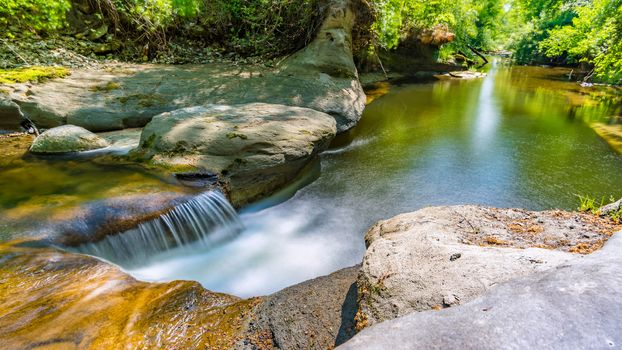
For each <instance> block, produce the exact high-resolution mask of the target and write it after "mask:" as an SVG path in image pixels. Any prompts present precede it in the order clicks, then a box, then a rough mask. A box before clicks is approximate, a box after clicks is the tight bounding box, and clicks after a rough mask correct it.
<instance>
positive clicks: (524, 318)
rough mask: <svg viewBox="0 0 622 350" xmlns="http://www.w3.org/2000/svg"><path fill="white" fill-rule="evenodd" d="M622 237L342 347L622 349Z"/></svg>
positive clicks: (381, 328) (383, 327)
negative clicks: (465, 300) (566, 260)
mask: <svg viewBox="0 0 622 350" xmlns="http://www.w3.org/2000/svg"><path fill="white" fill-rule="evenodd" d="M621 252H622V233H617V234H616V235H615V236H614V237H613V238H611V239H610V240H609V241H608V243H607V244H606V245H605V247H604V249H602V250H601V251H598V252H595V253H593V254H592V255H589V256H586V257H580V258H575V259H573V260H571V261H569V262H568V263H565V264H562V265H559V266H557V267H554V268H551V269H549V270H547V271H545V272H542V273H538V274H533V275H530V276H526V277H522V278H517V279H514V280H512V281H509V282H506V283H502V284H499V285H497V286H495V287H493V288H491V289H490V290H489V291H488V292H486V293H485V294H484V295H482V296H481V297H479V298H477V299H475V300H473V301H472V302H470V303H467V304H465V305H460V306H458V307H453V308H449V309H444V310H441V311H426V312H419V313H412V314H409V315H406V316H403V317H400V318H397V319H394V320H390V321H386V322H383V323H380V324H378V325H375V326H372V327H370V328H368V329H365V330H363V331H362V332H361V333H359V334H358V335H356V336H355V337H354V338H353V339H352V340H350V341H348V342H347V343H346V344H344V345H343V346H341V347H339V348H338V349H343V350H347V349H357V350H358V349H394V350H398V349H465V348H467V349H609V348H616V347H619V346H620V344H622V303H621V302H620V290H622V274H620V270H621V269H622V254H621Z"/></svg>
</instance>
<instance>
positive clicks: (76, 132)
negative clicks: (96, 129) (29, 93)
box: [30, 125, 109, 153]
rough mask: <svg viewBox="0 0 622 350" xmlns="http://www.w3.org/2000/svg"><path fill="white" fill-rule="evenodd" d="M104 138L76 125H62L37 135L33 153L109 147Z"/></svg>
mask: <svg viewBox="0 0 622 350" xmlns="http://www.w3.org/2000/svg"><path fill="white" fill-rule="evenodd" d="M108 146H109V144H108V142H107V141H106V140H104V139H103V138H101V137H99V136H97V135H95V134H94V133H92V132H90V131H88V130H86V129H84V128H81V127H79V126H75V125H62V126H58V127H55V128H52V129H49V130H46V131H45V132H43V133H42V134H41V135H39V136H37V138H36V139H35V141H34V142H33V143H32V146H31V147H30V152H33V153H68V152H81V151H90V150H94V149H99V148H104V147H108Z"/></svg>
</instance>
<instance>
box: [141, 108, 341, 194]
mask: <svg viewBox="0 0 622 350" xmlns="http://www.w3.org/2000/svg"><path fill="white" fill-rule="evenodd" d="M335 132H336V129H335V120H334V119H333V118H332V117H331V116H329V115H327V114H325V113H321V112H317V111H314V110H311V109H307V108H299V107H289V106H284V105H271V104H262V103H252V104H245V105H237V106H223V105H211V106H205V107H190V108H184V109H180V110H176V111H173V112H167V113H163V114H160V115H158V116H156V117H154V118H153V120H152V121H151V122H150V123H149V124H148V125H147V126H146V127H145V129H144V130H143V133H142V135H141V140H140V145H139V147H138V148H137V149H136V150H134V151H132V152H131V153H130V157H131V158H132V159H135V160H140V161H148V162H149V163H150V164H153V165H157V166H160V167H164V168H167V169H169V170H172V171H176V172H196V173H206V172H207V173H215V174H220V175H222V176H223V177H224V178H226V179H227V181H228V188H227V190H228V191H229V198H230V200H231V202H232V203H233V204H234V205H236V206H240V205H242V204H245V203H248V202H249V201H252V200H254V199H257V198H259V197H261V196H263V195H266V194H269V193H270V192H272V191H273V190H275V189H276V188H278V187H279V186H281V185H283V184H285V183H286V182H288V181H290V180H291V179H293V178H294V177H295V176H296V175H297V174H298V173H299V172H300V170H301V169H302V168H303V167H304V166H305V165H306V164H307V162H309V161H310V160H311V159H312V157H313V156H315V155H316V154H317V153H318V152H320V151H322V150H324V149H325V148H326V147H328V144H329V143H330V141H331V140H332V138H333V137H334V136H335Z"/></svg>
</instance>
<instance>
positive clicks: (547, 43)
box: [511, 0, 622, 84]
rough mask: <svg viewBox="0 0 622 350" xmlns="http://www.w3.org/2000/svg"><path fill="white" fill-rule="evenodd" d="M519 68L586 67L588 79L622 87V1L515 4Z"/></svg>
mask: <svg viewBox="0 0 622 350" xmlns="http://www.w3.org/2000/svg"><path fill="white" fill-rule="evenodd" d="M513 7H514V9H513V12H514V13H513V15H514V23H513V26H514V27H515V28H516V30H515V32H516V33H517V34H516V35H515V37H514V38H513V39H514V40H513V42H512V43H511V48H513V49H514V51H515V58H516V59H517V61H518V62H519V63H538V62H547V63H553V64H568V65H576V64H583V65H584V66H585V67H589V68H590V69H591V68H593V70H592V71H591V72H590V74H588V76H587V77H586V78H587V79H590V78H592V79H594V80H596V81H602V82H607V83H613V84H620V83H622V1H621V0H589V1H571V0H515V1H514V3H513Z"/></svg>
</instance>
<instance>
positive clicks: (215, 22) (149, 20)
mask: <svg viewBox="0 0 622 350" xmlns="http://www.w3.org/2000/svg"><path fill="white" fill-rule="evenodd" d="M328 3H329V0H292V1H285V0H231V1H230V0H0V33H3V34H0V36H2V35H3V36H4V37H5V39H3V40H6V39H9V40H10V39H12V38H13V37H15V35H18V34H23V33H34V34H37V35H53V34H55V33H65V34H72V35H74V36H76V37H87V38H90V39H91V40H96V41H98V40H99V41H106V42H109V41H110V40H111V38H114V39H115V40H117V43H119V44H118V45H116V46H115V45H109V46H102V49H101V50H102V51H107V52H109V51H110V50H113V51H114V50H118V49H121V44H120V43H121V42H123V43H124V47H123V48H122V49H124V50H128V49H131V50H133V51H132V52H133V53H132V55H133V57H137V58H142V59H145V60H146V59H150V58H152V57H154V56H157V55H158V54H160V53H161V52H163V51H166V50H167V49H168V47H169V44H170V43H171V41H173V40H175V39H176V38H186V39H192V40H195V41H198V42H200V43H202V44H204V46H205V47H210V48H216V49H218V50H220V51H225V52H233V53H236V54H239V55H242V56H264V57H265V56H267V57H276V56H282V55H285V54H288V53H291V52H293V51H295V50H297V49H299V48H301V47H303V46H304V45H305V44H306V43H308V42H309V41H310V40H311V38H312V37H313V35H314V34H315V32H316V31H317V28H318V26H319V24H320V23H321V20H322V19H323V17H324V14H325V9H326V7H327V4H328ZM366 6H369V7H370V8H371V13H372V15H373V18H372V19H371V20H370V21H367V20H366V21H363V23H359V24H358V26H359V28H355V32H356V33H359V32H362V33H365V36H369V35H368V34H369V33H371V40H363V44H364V45H365V46H366V45H367V43H368V42H371V47H370V52H373V51H374V50H375V49H378V48H382V49H385V50H390V49H393V48H396V47H397V46H398V45H399V44H400V43H401V42H404V40H407V39H409V38H419V39H421V37H422V35H425V34H426V32H434V33H437V32H440V33H446V34H447V35H446V36H447V37H446V38H445V39H444V40H441V41H440V42H436V43H434V44H435V45H437V46H439V47H440V51H439V53H440V54H439V57H440V58H441V59H442V60H443V59H449V58H452V57H454V55H456V54H459V55H460V56H467V57H466V59H467V61H468V60H469V59H473V58H475V57H474V54H473V51H472V49H473V48H475V49H477V50H480V51H482V50H484V51H486V50H500V49H511V50H512V51H513V52H514V58H515V59H516V61H517V62H518V63H527V64H534V63H548V64H564V65H580V66H581V67H582V68H584V70H586V71H587V72H589V74H588V76H587V79H590V78H591V79H593V80H595V81H602V82H608V83H614V84H619V83H622V0H581V1H577V0H505V1H498V0H459V1H455V0H430V1H423V0H371V1H369V2H360V3H359V2H357V3H356V4H355V7H357V9H358V8H362V7H366ZM362 27H365V28H362ZM85 29H86V30H85ZM434 35H436V34H434ZM366 39H369V38H368V37H366ZM355 41H356V42H355V46H361V45H359V44H360V43H359V42H358V40H356V39H355ZM421 41H423V40H421ZM0 44H2V43H0ZM4 44H7V42H6V41H5V42H4ZM424 44H425V43H424ZM6 46H8V45H6Z"/></svg>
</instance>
